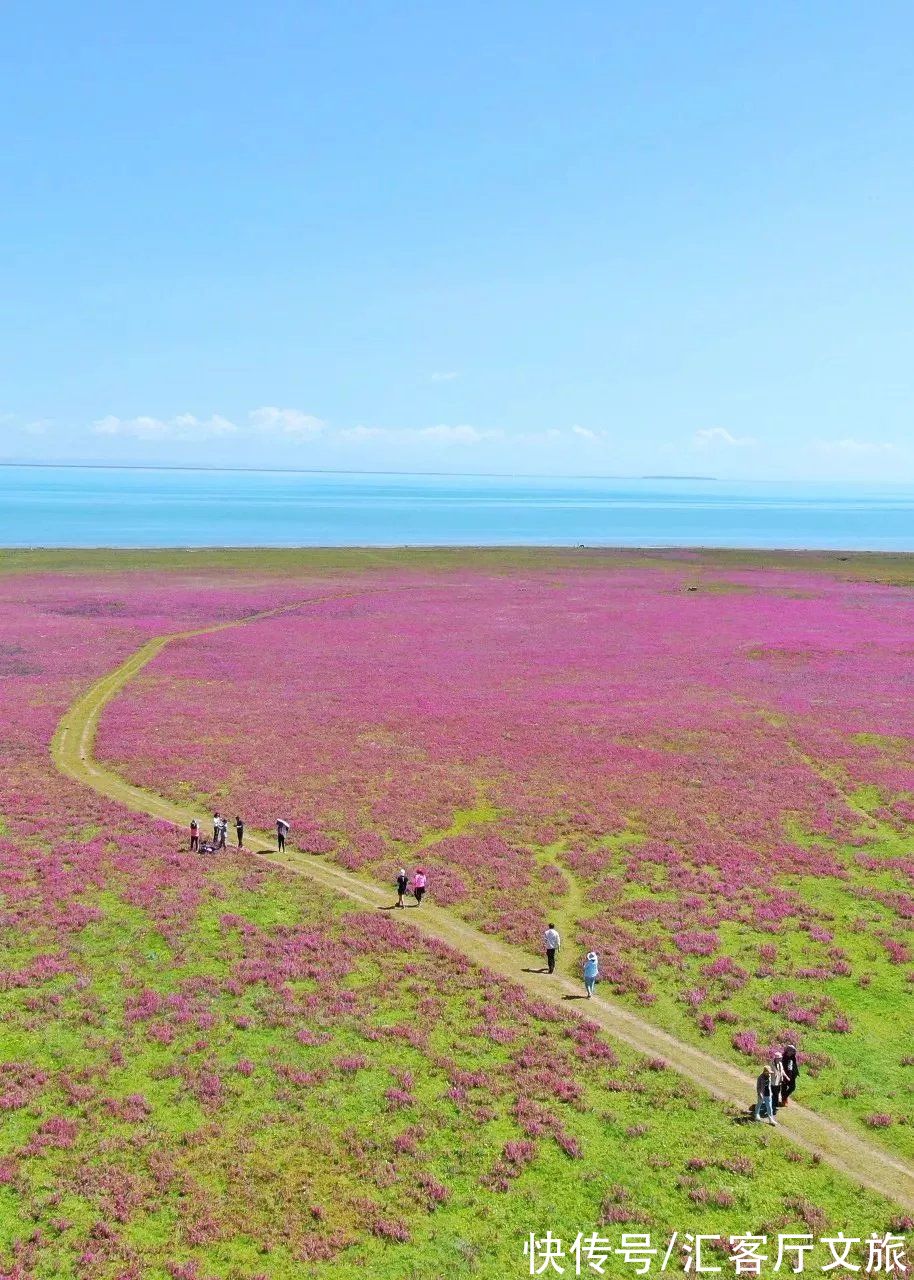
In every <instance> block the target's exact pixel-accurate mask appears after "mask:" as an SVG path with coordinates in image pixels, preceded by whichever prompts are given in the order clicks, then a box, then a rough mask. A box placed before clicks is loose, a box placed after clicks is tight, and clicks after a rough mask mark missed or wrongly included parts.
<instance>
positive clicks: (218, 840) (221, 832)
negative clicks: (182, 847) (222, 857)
mask: <svg viewBox="0 0 914 1280" xmlns="http://www.w3.org/2000/svg"><path fill="white" fill-rule="evenodd" d="M228 828H229V822H228V818H225V817H223V816H222V814H221V813H220V812H219V810H218V809H217V810H216V812H215V813H214V814H213V843H212V847H213V848H214V849H224V848H225V844H226V840H227V838H228ZM235 835H236V837H237V840H238V848H239V849H240V848H241V847H242V846H243V845H244V819H243V818H240V817H236V818H235ZM190 850H191V853H199V852H200V823H199V822H198V821H197V819H196V818H191V821H190Z"/></svg>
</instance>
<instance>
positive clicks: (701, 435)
mask: <svg viewBox="0 0 914 1280" xmlns="http://www.w3.org/2000/svg"><path fill="white" fill-rule="evenodd" d="M692 443H693V445H694V446H695V448H696V449H710V448H711V446H712V445H716V444H722V445H726V446H727V448H730V449H732V448H738V449H739V448H746V447H751V446H752V445H754V444H756V443H757V441H756V440H754V439H753V437H752V436H735V435H733V433H732V432H730V431H727V430H726V429H725V428H724V427H704V428H703V429H702V430H701V431H696V432H695V434H694V436H693V437H692Z"/></svg>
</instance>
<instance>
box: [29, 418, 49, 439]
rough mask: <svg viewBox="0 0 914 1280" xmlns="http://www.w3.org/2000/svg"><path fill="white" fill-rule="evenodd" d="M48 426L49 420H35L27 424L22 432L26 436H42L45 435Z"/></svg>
mask: <svg viewBox="0 0 914 1280" xmlns="http://www.w3.org/2000/svg"><path fill="white" fill-rule="evenodd" d="M50 426H51V419H50V418H36V419H35V421H34V422H27V423H26V424H25V425H24V426H23V428H22V430H23V431H24V432H25V434H26V435H27V436H44V435H47V433H48V429H49V427H50Z"/></svg>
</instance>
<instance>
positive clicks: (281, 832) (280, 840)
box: [276, 818, 290, 853]
mask: <svg viewBox="0 0 914 1280" xmlns="http://www.w3.org/2000/svg"><path fill="white" fill-rule="evenodd" d="M289 830H290V828H289V824H288V822H286V820H285V818H277V819H276V848H277V849H278V850H279V852H280V853H282V852H283V850H284V849H285V847H286V836H287V835H288V834H289Z"/></svg>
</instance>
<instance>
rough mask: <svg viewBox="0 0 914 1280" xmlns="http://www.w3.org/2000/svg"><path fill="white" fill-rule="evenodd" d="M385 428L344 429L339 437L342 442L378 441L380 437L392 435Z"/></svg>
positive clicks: (339, 432)
mask: <svg viewBox="0 0 914 1280" xmlns="http://www.w3.org/2000/svg"><path fill="white" fill-rule="evenodd" d="M390 434H391V433H390V432H389V431H385V430H384V428H383V427H362V426H358V427H344V428H343V430H342V431H338V432H337V435H338V436H339V437H340V439H341V440H376V439H377V438H378V436H386V435H390Z"/></svg>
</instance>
